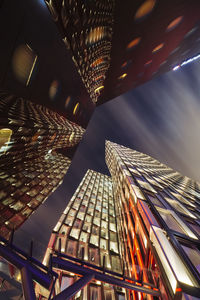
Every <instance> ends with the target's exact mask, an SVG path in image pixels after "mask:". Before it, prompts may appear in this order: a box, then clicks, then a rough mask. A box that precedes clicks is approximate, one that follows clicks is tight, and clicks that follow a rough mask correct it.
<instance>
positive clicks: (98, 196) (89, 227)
mask: <svg viewBox="0 0 200 300" xmlns="http://www.w3.org/2000/svg"><path fill="white" fill-rule="evenodd" d="M84 178H85V180H84V181H82V183H81V184H80V186H79V188H78V190H77V191H76V193H75V194H74V196H73V199H72V201H70V204H69V205H68V207H67V210H65V212H67V216H66V221H65V223H66V222H69V223H68V226H69V227H70V230H69V235H68V237H69V239H74V240H78V239H79V240H81V239H82V237H84V235H86V234H87V240H84V241H83V242H84V243H85V244H86V243H89V250H90V245H92V247H94V249H98V256H99V254H100V256H99V258H98V264H101V265H102V263H103V258H102V255H103V254H105V255H107V256H106V259H107V261H108V267H111V261H112V259H113V255H114V256H115V255H116V256H117V257H118V255H119V254H118V253H114V251H117V252H118V249H117V248H118V246H116V245H118V242H117V241H118V238H117V232H115V231H117V228H116V222H115V208H114V202H113V196H112V189H111V188H110V186H111V185H110V184H111V180H110V179H108V177H107V176H102V175H99V174H98V173H97V175H96V174H95V173H94V172H92V171H88V172H87V174H86V176H85V177H84ZM108 182H109V184H107V183H108ZM88 191H89V192H88ZM77 199H78V201H77ZM85 199H86V200H85ZM83 205H84V206H85V207H83ZM83 208H84V211H81V210H83ZM113 213H114V217H113V216H112V215H113ZM77 220H80V221H78V222H77ZM78 223H80V227H79V228H75V227H77V226H78ZM108 229H109V230H108ZM113 230H114V231H113ZM84 233H85V234H84ZM73 235H74V236H73ZM112 236H113V237H114V236H115V237H116V242H115V239H114V240H113V237H112ZM84 243H82V244H84ZM79 244H80V243H79ZM79 246H80V245H79ZM81 246H82V245H81ZM95 246H96V247H95ZM77 247H78V246H77ZM84 247H85V249H86V245H85V246H84ZM112 247H115V248H113V250H114V251H111V250H112ZM103 248H105V249H103ZM99 250H100V253H99ZM77 251H78V248H77V250H76V251H75V252H74V253H73V255H78V252H80V251H78V252H77ZM110 251H111V252H110ZM109 253H110V254H109ZM68 254H69V253H68ZM101 254H102V255H101ZM84 256H85V258H87V260H88V258H89V256H90V253H89V252H88V253H85V255H84ZM100 258H101V262H100V261H99V259H100ZM91 262H92V261H91Z"/></svg>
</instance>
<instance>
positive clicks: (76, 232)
mask: <svg viewBox="0 0 200 300" xmlns="http://www.w3.org/2000/svg"><path fill="white" fill-rule="evenodd" d="M79 233H80V229H76V228H72V229H71V232H70V236H71V237H73V238H74V239H76V240H78V238H79Z"/></svg>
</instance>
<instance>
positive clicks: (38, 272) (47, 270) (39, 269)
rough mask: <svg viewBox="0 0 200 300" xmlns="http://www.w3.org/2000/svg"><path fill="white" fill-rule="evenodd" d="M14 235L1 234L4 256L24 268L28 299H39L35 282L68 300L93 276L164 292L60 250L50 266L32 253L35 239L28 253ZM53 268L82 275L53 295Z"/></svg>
mask: <svg viewBox="0 0 200 300" xmlns="http://www.w3.org/2000/svg"><path fill="white" fill-rule="evenodd" d="M12 238H13V235H12V236H11V239H10V241H7V240H5V239H4V238H3V237H0V256H2V257H3V258H4V259H5V260H6V261H7V262H8V263H9V264H11V265H13V266H15V267H16V268H18V269H19V270H20V272H21V281H22V289H23V295H24V299H25V300H36V295H35V289H34V282H37V283H39V284H40V285H41V286H43V287H44V288H46V289H49V291H50V294H49V299H52V300H66V299H71V298H72V297H73V296H74V295H75V294H76V293H78V291H80V290H81V289H82V288H83V287H84V286H85V285H87V284H88V283H89V282H90V281H91V280H93V279H95V280H98V281H102V282H106V283H108V284H111V285H115V286H119V287H122V288H125V289H129V290H133V291H137V292H141V293H144V294H149V295H152V296H157V297H159V296H160V292H159V290H158V288H157V287H156V286H155V285H153V284H150V283H145V282H143V281H142V279H141V280H135V279H133V278H129V277H126V276H124V274H120V273H116V272H113V271H111V270H108V269H105V268H104V267H99V266H95V265H93V264H91V263H88V262H85V261H83V260H80V259H78V258H74V257H71V256H68V255H65V254H62V253H60V252H55V254H53V255H51V257H50V263H49V267H47V266H44V265H43V264H42V263H41V262H39V261H38V260H37V259H35V258H33V257H32V248H33V244H32V243H31V246H30V253H29V254H26V253H25V252H24V251H22V250H21V249H19V248H18V247H16V246H14V245H13V243H12ZM52 268H56V269H59V270H65V271H68V272H71V273H74V274H76V275H77V276H78V277H80V279H78V280H77V281H75V282H74V283H73V284H72V285H70V286H69V287H67V288H66V289H65V290H63V291H62V292H61V293H60V294H57V295H55V296H53V292H54V287H55V282H56V280H57V278H58V274H57V273H56V272H55V271H53V270H52Z"/></svg>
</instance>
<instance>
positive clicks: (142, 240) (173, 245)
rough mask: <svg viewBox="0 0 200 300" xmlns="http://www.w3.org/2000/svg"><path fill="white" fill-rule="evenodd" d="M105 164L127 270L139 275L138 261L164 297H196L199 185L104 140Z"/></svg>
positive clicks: (199, 257)
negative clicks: (110, 177)
mask: <svg viewBox="0 0 200 300" xmlns="http://www.w3.org/2000/svg"><path fill="white" fill-rule="evenodd" d="M106 163H107V165H108V168H109V170H110V173H111V176H112V182H113V191H114V198H115V202H116V211H117V213H118V214H119V220H120V222H118V223H117V225H118V233H119V235H120V238H119V240H120V241H121V243H120V247H121V253H123V260H124V261H125V262H126V266H127V270H128V272H129V274H130V275H131V276H134V277H136V278H139V272H138V268H137V266H138V265H139V266H140V269H141V270H143V271H142V278H143V280H144V281H149V280H150V281H152V280H153V281H154V282H157V287H158V288H159V289H160V291H161V295H162V299H174V298H175V299H179V297H180V299H191V298H190V296H186V295H187V294H189V295H193V296H196V297H197V296H199V295H200V289H199V287H200V280H199V279H200V276H199V275H200V274H199V272H200V269H199V265H200V252H199V245H200V244H199V234H200V226H199V225H200V223H199V221H200V220H199V208H200V206H199V199H200V186H199V184H198V183H197V182H195V181H193V180H190V179H189V178H187V177H185V176H182V175H181V174H179V173H178V172H175V171H174V170H172V169H171V168H169V167H167V166H166V165H164V164H162V163H160V162H158V161H157V160H155V159H154V158H152V157H150V156H148V155H145V154H143V153H139V152H137V151H134V150H132V149H128V148H126V147H123V146H120V145H117V144H114V143H111V142H108V141H107V142H106ZM152 271H153V272H152ZM140 275H141V274H140ZM140 296H141V295H140ZM140 296H139V297H140ZM141 297H142V296H141ZM133 298H134V299H137V295H136V293H135V292H134V293H133Z"/></svg>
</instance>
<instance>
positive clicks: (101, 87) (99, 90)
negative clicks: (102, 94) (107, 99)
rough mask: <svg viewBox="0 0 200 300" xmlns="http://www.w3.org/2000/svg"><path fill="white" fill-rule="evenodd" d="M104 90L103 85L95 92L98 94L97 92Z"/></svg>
mask: <svg viewBox="0 0 200 300" xmlns="http://www.w3.org/2000/svg"><path fill="white" fill-rule="evenodd" d="M102 89H104V86H103V85H101V86H99V87H98V88H96V89H95V91H94V92H95V93H97V92H99V91H101V90H102Z"/></svg>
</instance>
